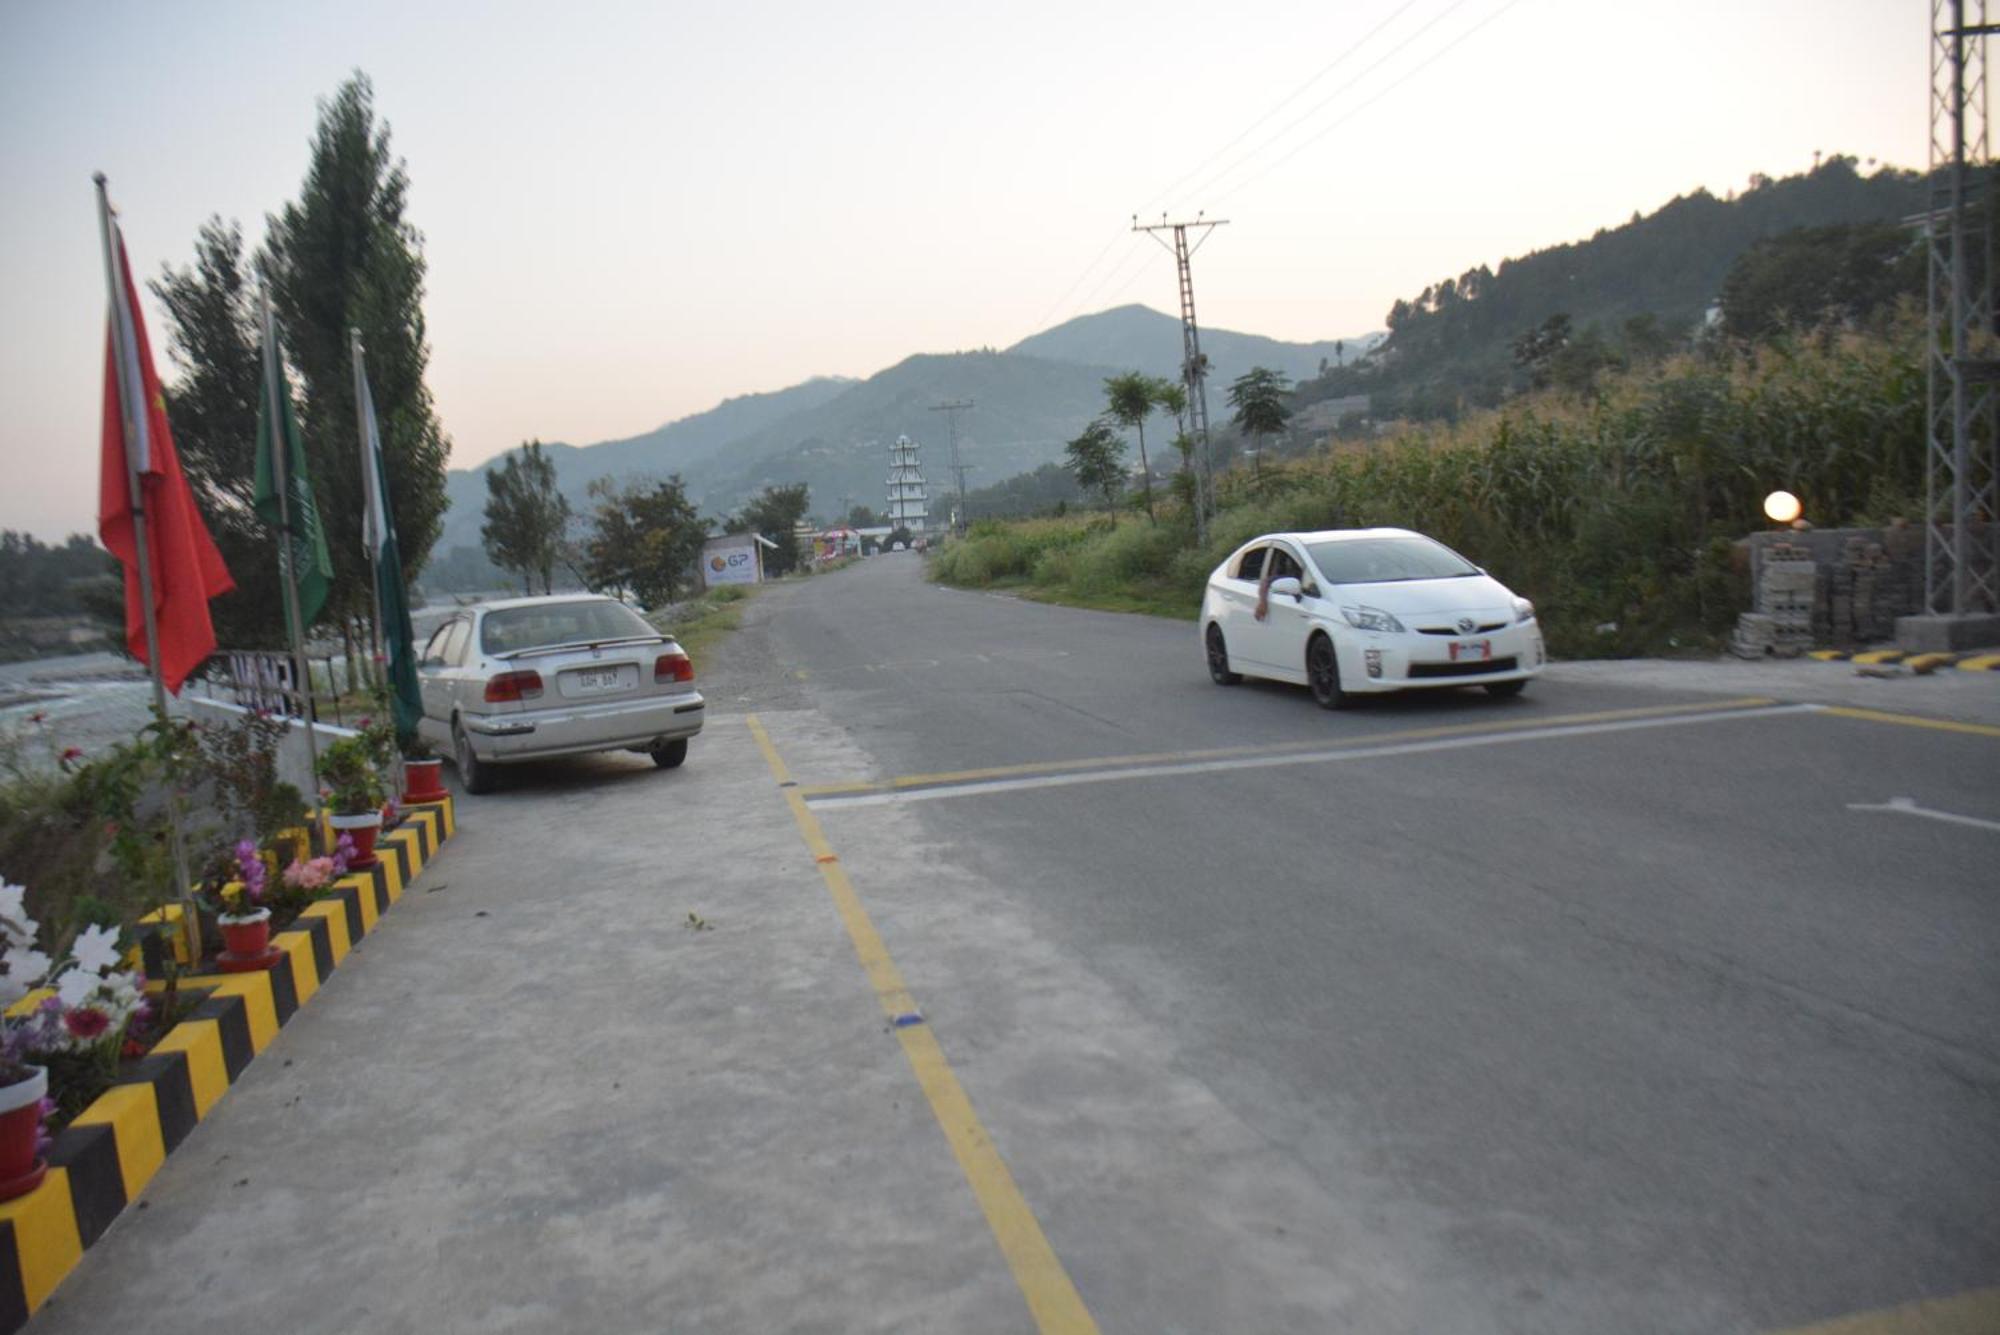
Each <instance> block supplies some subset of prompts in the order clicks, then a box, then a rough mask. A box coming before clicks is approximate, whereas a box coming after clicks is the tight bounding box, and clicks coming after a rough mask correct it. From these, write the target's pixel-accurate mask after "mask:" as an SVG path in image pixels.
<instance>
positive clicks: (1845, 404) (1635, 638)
mask: <svg viewBox="0 0 2000 1335" xmlns="http://www.w3.org/2000/svg"><path fill="white" fill-rule="evenodd" d="M1921 350H1922V345H1921V340H1920V337H1919V336H1918V334H1917V333H1916V332H1915V330H1914V329H1913V328H1910V327H1907V326H1906V327H1904V328H1902V329H1899V330H1898V331H1896V332H1894V333H1892V334H1891V335H1888V336H1863V335H1822V336H1811V337H1803V336H1802V337H1799V338H1795V339H1791V340H1786V341H1782V342H1779V343H1776V344H1773V345H1767V346H1761V347H1758V348H1756V349H1754V350H1751V351H1748V352H1743V353H1736V354H1714V355H1709V356H1703V357H1695V356H1689V357H1684V358H1681V359H1678V360H1675V361H1671V362H1668V363H1666V364H1664V365H1661V366H1657V367H1652V368H1648V369H1646V370H1644V371H1639V372H1632V373H1627V374H1625V375H1623V376H1619V377H1615V378H1612V379H1610V380H1608V381H1606V382H1604V383H1603V384H1602V385H1601V386H1600V387H1599V391H1598V393H1597V394H1596V395H1595V396H1593V397H1591V398H1589V399H1575V398H1567V397H1560V396H1554V395H1543V396H1536V397H1534V398H1531V399H1524V400H1521V401H1519V402H1517V403H1516V404H1513V405H1510V406H1509V407H1507V408H1504V409H1501V410H1499V411H1496V412H1492V413H1488V414H1484V415H1481V416H1479V417H1476V418H1471V419H1467V420H1466V421H1464V422H1462V423H1460V424H1459V425H1457V426H1455V427H1438V428H1416V429H1412V430H1407V431H1405V432H1403V433H1401V434H1399V435H1396V436H1394V437H1392V438H1389V439H1386V440H1383V441H1380V442H1376V443H1373V444H1371V445H1368V446H1366V447H1362V448H1358V449H1357V448H1353V447H1339V448H1336V449H1334V450H1332V451H1325V452H1321V453H1319V454H1316V455H1313V456H1310V457H1308V458H1305V459H1301V460H1297V461H1294V462H1292V463H1291V464H1289V465H1286V466H1283V467H1275V468H1266V469H1265V470H1264V471H1263V473H1262V474H1261V476H1252V475H1247V474H1244V473H1241V472H1234V473H1230V474H1227V475H1225V476H1224V477H1223V478H1222V479H1220V488H1219V496H1220V502H1221V512H1220V513H1219V514H1218V515H1217V516H1216V518H1215V521H1214V522H1213V524H1212V525H1211V526H1210V533H1209V541H1208V542H1207V543H1206V544H1205V545H1202V546H1200V547H1197V546H1196V545H1195V543H1194V541H1193V533H1192V528H1191V525H1190V523H1189V521H1188V516H1187V515H1186V513H1185V512H1184V511H1175V510H1172V509H1169V510H1167V511H1165V512H1164V517H1163V519H1162V521H1161V522H1160V523H1159V524H1158V525H1149V524H1147V523H1145V521H1144V520H1142V519H1128V520H1127V521H1125V522H1122V523H1119V524H1116V525H1115V526H1114V525H1112V524H1111V523H1110V522H1109V521H1108V520H1105V519H1101V518H1100V519H1089V520H1083V519H1074V518H1071V519H1061V520H1032V521H1024V522H1018V523H992V524H982V525H979V526H977V527H976V528H975V529H974V530H973V532H972V533H971V534H970V535H969V536H968V537H967V538H966V539H964V540H962V541H960V542H956V543H952V544H950V545H948V546H947V547H946V548H945V549H944V551H942V552H941V553H939V554H938V555H937V556H936V557H934V558H933V560H932V564H931V574H932V577H933V578H936V579H939V580H942V581H944V582H947V583H952V584H962V585H968V586H974V587H980V586H990V585H996V584H1001V585H1015V586H1018V587H1021V588H1023V589H1025V590H1026V591H1028V592H1031V593H1034V594H1038V595H1040V596H1046V597H1052V598H1056V599H1060V600H1063V601H1073V602H1081V603H1086V604H1095V605H1100V606H1133V607H1139V608H1143V609H1144V610H1151V611H1158V612H1162V613H1166V614H1171V615H1184V616H1192V615H1193V614H1194V612H1195V611H1196V609H1197V608H1198V607H1199V604H1200V598H1201V592H1202V588H1203V585H1204V582H1205V580H1206V578H1207V575H1208V572H1209V571H1210V570H1211V569H1213V568H1214V567H1215V565H1217V564H1218V563H1219V562H1220V561H1221V560H1222V559H1223V558H1224V557H1225V556H1227V555H1228V554H1229V552H1231V551H1232V550H1234V549H1235V548H1236V547H1237V546H1239V545H1241V544H1242V543H1243V542H1245V541H1247V540H1248V539H1249V538H1251V537H1254V536H1256V535H1257V534H1259V533H1265V532H1270V531H1273V530H1280V529H1316V528H1352V527H1366V526H1370V525H1378V524H1379V525H1396V526H1399V527H1404V528H1413V529H1417V530H1419V531H1421V532H1425V533H1429V534H1431V535H1432V536H1434V537H1436V538H1438V539H1439V540H1441V541H1443V542H1445V543H1448V544H1450V545H1451V546H1453V547H1455V548H1457V549H1458V550H1460V551H1462V552H1464V553H1465V554H1466V555H1467V556H1469V557H1470V558H1472V559H1473V560H1475V561H1477V562H1479V563H1480V564H1482V565H1484V566H1485V567H1486V568H1487V569H1489V570H1491V571H1492V572H1493V574H1494V575H1495V576H1496V577H1498V578H1499V579H1500V580H1502V581H1503V582H1505V583H1507V584H1508V585H1510V586H1512V587H1513V588H1515V589H1517V590H1518V591H1520V592H1522V593H1525V594H1527V595H1528V596H1529V597H1532V598H1534V599H1535V601H1536V604H1537V606H1538V607H1539V608H1540V610H1541V614H1542V620H1543V625H1544V628H1545V630H1546V631H1547V632H1548V634H1549V638H1550V641H1551V646H1552V648H1553V649H1554V650H1555V651H1556V652H1557V653H1562V654H1569V655H1580V654H1595V655H1602V654H1631V653H1643V652H1649V651H1655V650H1659V649H1663V648H1668V647H1672V646H1675V645H1679V646H1683V647H1686V646H1691V645H1696V644H1702V643H1709V642H1714V641H1716V640H1718V639H1719V637H1720V636H1722V635H1723V634H1724V633H1726V631H1727V629H1728V627H1729V625H1730V624H1731V622H1732V621H1733V620H1734V618H1735V615H1736V613H1737V612H1738V611H1740V610H1742V608H1743V607H1744V606H1745V605H1746V602H1747V597H1748V588H1747V583H1746V582H1745V581H1744V579H1743V577H1742V576H1741V575H1740V574H1739V573H1737V572H1736V570H1735V569H1734V566H1733V563H1732V559H1731V545H1732V543H1733V542H1734V541H1735V540H1736V539H1738V538H1740V537H1742V536H1743V535H1744V534H1746V533H1750V532H1754V531H1755V530H1757V529H1758V528H1760V527H1762V526H1763V524H1764V521H1763V519H1762V517H1761V513H1760V506H1761V503H1762V500H1763V497H1764V496H1765V494H1766V493H1767V492H1769V491H1771V490H1772V489H1773V488H1777V487H1783V488H1785V489H1786V490H1788V491H1791V492H1793V493H1795V494H1797V495H1798V496H1799V497H1800V499H1801V500H1802V501H1803V502H1804V505H1805V513H1806V515H1807V516H1808V517H1809V518H1811V519H1812V520H1813V521H1814V522H1815V523H1817V524H1820V525H1822V526H1839V525H1848V524H1873V523H1882V522H1885V521H1887V520H1888V519H1890V518H1892V517H1895V516H1898V515H1911V516H1914V515H1915V514H1917V513H1918V512H1919V508H1920V506H1919V502H1920V498H1921V496H1922V492H1923V419H1924V396H1925V385H1924V368H1923V361H1922V356H1921Z"/></svg>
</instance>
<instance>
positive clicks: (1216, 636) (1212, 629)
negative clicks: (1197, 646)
mask: <svg viewBox="0 0 2000 1335" xmlns="http://www.w3.org/2000/svg"><path fill="white" fill-rule="evenodd" d="M1207 644H1208V676H1209V680H1211V681H1213V682H1214V683H1215V684H1216V685H1217V686H1234V685H1236V684H1237V683H1238V682H1241V681H1242V680H1243V674H1242V673H1241V672H1231V671H1230V670H1229V646H1228V645H1227V644H1225V643H1223V640H1222V627H1220V626H1218V625H1216V624H1215V623H1214V622H1212V621H1211V622H1209V623H1208V640H1207Z"/></svg>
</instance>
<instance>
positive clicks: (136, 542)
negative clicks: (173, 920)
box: [91, 172, 201, 961]
mask: <svg viewBox="0 0 2000 1335" xmlns="http://www.w3.org/2000/svg"><path fill="white" fill-rule="evenodd" d="M91 179H92V180H93V181H95V182H96V183H97V231H98V236H99V237H100V238H101V239H102V241H103V243H104V280H105V285H106V288H107V290H108V291H109V292H110V299H111V330H112V333H111V353H112V355H111V362H112V365H113V366H114V367H115V368H116V369H117V374H118V411H119V415H120V416H121V417H122V418H123V422H122V426H123V431H122V432H121V440H120V444H121V445H122V446H123V448H122V449H121V451H120V453H122V454H123V455H124V456H125V486H126V489H127V494H128V495H129V497H130V498H131V505H132V542H133V547H134V549H135V550H136V551H137V552H138V555H139V603H140V606H141V607H142V608H143V610H144V615H145V626H146V665H147V667H148V668H149V669H150V670H151V672H152V677H153V714H154V716H155V717H156V718H158V719H159V720H160V722H161V723H162V724H163V725H164V724H165V723H166V721H167V680H166V676H165V675H164V673H162V671H161V669H160V625H159V613H158V610H157V609H156V608H155V607H154V606H153V549H152V544H151V543H150V542H149V541H148V540H147V537H146V492H145V488H144V487H143V486H142V485H140V482H139V463H138V460H136V459H134V458H133V457H132V441H133V440H134V439H135V438H136V437H137V435H138V433H139V414H141V413H144V412H145V411H146V405H145V404H143V403H140V402H139V397H140V395H141V394H142V393H144V390H143V388H142V387H141V386H139V385H137V384H134V383H133V376H134V373H135V371H136V369H137V368H136V367H135V366H134V364H133V363H132V361H131V360H130V359H128V358H127V357H126V356H124V355H123V353H124V349H123V347H122V346H121V343H122V340H120V339H119V337H118V328H119V321H120V320H121V319H126V320H129V319H130V318H131V315H130V310H131V307H130V306H129V305H128V304H127V297H126V294H125V284H124V282H123V281H122V277H121V275H120V273H119V269H118V257H117V253H116V250H115V248H114V247H113V246H112V244H111V196H110V194H109V192H108V191H107V190H106V188H105V177H104V173H103V172H97V173H95V174H94V175H93V176H92V177H91ZM133 355H134V356H136V355H137V353H136V351H135V352H134V354H133ZM135 405H136V407H135ZM178 799H179V794H177V793H176V794H174V795H173V798H172V800H170V801H169V802H168V804H167V827H168V829H169V830H170V831H172V842H173V850H174V879H175V888H174V899H175V900H176V901H178V902H179V904H180V906H181V921H182V924H183V926H184V927H185V928H186V930H187V935H188V948H189V949H190V950H191V951H192V952H193V959H194V960H197V961H198V960H200V959H201V919H200V918H199V917H198V916H197V914H196V912H195V906H194V899H193V890H194V877H193V876H192V875H191V874H189V871H188V856H187V843H186V841H185V839H184V838H183V837H182V835H181V812H180V802H179V800H178Z"/></svg>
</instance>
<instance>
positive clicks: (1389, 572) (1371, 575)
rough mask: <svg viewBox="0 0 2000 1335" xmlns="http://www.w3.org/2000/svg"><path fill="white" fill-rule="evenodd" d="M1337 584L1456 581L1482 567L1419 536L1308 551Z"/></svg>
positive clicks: (1345, 542)
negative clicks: (1454, 579) (1394, 581)
mask: <svg viewBox="0 0 2000 1335" xmlns="http://www.w3.org/2000/svg"><path fill="white" fill-rule="evenodd" d="M1306 550H1307V551H1309V552H1311V553H1312V559H1313V564H1315V565H1317V566H1318V567H1319V571H1320V573H1321V574H1322V575H1325V576H1326V577H1327V578H1328V579H1330V580H1332V581H1333V582H1334V583H1335V584H1384V583H1388V582H1390V581H1392V580H1403V579H1453V578H1456V577H1457V576H1460V575H1476V574H1478V573H1479V567H1478V566H1475V565H1473V564H1472V563H1471V562H1470V561H1468V560H1466V559H1465V558H1464V557H1462V556H1460V555H1459V554H1458V553H1457V552H1455V551H1453V550H1452V549H1451V548H1449V547H1447V546H1445V545H1444V544H1443V543H1441V542H1433V541H1431V540H1430V539H1429V538H1422V537H1418V536H1417V535H1416V534H1414V533H1412V534H1410V535H1408V536H1407V537H1382V538H1346V539H1343V540H1342V541H1340V542H1316V543H1313V544H1311V545H1310V546H1309V547H1307V548H1306Z"/></svg>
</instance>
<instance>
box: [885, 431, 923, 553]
mask: <svg viewBox="0 0 2000 1335" xmlns="http://www.w3.org/2000/svg"><path fill="white" fill-rule="evenodd" d="M922 448H923V447H922V446H921V445H918V444H917V443H916V442H915V441H914V440H911V439H910V438H909V437H908V436H898V437H896V443H895V444H894V445H891V446H890V447H889V526H890V527H891V528H898V527H901V528H907V529H909V530H910V532H911V534H912V535H915V534H920V533H922V532H923V531H924V530H925V529H927V528H929V527H930V518H931V507H930V492H929V491H927V490H926V489H925V487H924V470H923V469H922V468H921V467H920V466H919V465H918V464H917V451H918V450H920V449H922Z"/></svg>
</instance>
